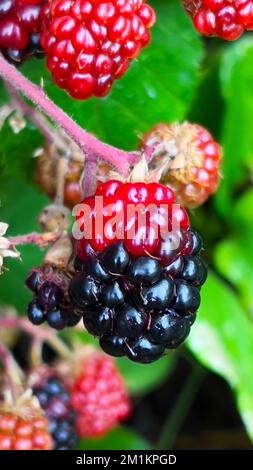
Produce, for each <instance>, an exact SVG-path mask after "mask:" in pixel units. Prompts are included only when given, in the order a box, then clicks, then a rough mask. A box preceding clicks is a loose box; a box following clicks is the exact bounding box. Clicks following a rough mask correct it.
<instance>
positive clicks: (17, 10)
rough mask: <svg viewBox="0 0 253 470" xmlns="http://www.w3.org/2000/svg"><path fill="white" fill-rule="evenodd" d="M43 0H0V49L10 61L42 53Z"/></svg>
mask: <svg viewBox="0 0 253 470" xmlns="http://www.w3.org/2000/svg"><path fill="white" fill-rule="evenodd" d="M44 3H45V0H29V1H28V0H0V51H1V52H2V53H3V54H4V56H5V57H6V58H7V59H8V60H9V61H10V62H12V63H15V64H19V63H21V62H23V61H24V59H26V57H28V56H32V55H35V56H37V57H42V56H43V55H44V53H43V50H42V48H41V46H40V31H41V18H40V12H41V7H42V5H43V4H44Z"/></svg>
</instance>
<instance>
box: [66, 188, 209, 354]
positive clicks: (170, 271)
mask: <svg viewBox="0 0 253 470" xmlns="http://www.w3.org/2000/svg"><path fill="white" fill-rule="evenodd" d="M83 203H84V205H83V206H82V207H81V212H80V216H79V217H78V216H77V226H79V228H80V230H81V235H85V237H86V238H85V237H84V238H81V239H79V241H78V242H77V259H76V263H75V267H76V271H77V273H76V275H75V276H74V277H73V279H72V280H71V282H70V286H69V295H70V298H71V300H72V302H73V304H74V305H75V306H76V308H77V309H78V310H79V312H80V313H82V314H83V321H84V325H85V327H86V329H87V330H88V331H89V332H90V333H91V334H92V335H94V336H98V337H99V338H100V345H101V347H102V348H103V350H104V351H105V352H106V353H108V354H111V355H113V356H124V355H127V356H128V357H129V358H130V359H131V360H133V361H136V362H142V363H148V362H152V361H155V360H156V359H158V358H159V357H161V356H162V355H163V354H164V351H165V349H166V348H175V347H177V346H178V345H179V344H181V343H182V342H183V341H184V340H185V338H186V337H187V336H188V334H189V331H190V326H191V325H192V323H193V321H194V319H195V313H196V311H197V309H198V307H199V304H200V292H199V291H200V287H201V285H202V284H203V283H204V282H205V280H206V267H205V265H204V263H203V261H202V260H201V258H200V256H199V253H200V251H201V248H202V244H201V241H200V239H199V237H198V235H197V234H196V233H195V232H192V231H191V230H190V227H189V220H188V216H187V214H186V212H185V210H184V209H183V208H182V207H180V206H179V205H173V203H174V194H173V191H172V190H171V189H169V188H168V187H166V186H163V185H161V184H158V183H142V182H138V183H122V182H120V181H116V180H114V181H113V180H112V181H108V182H106V183H104V184H101V185H100V186H98V188H97V190H96V193H95V195H94V196H93V197H89V198H87V199H85V200H84V201H83ZM97 204H100V206H99V208H98V206H97ZM101 204H102V205H101ZM129 208H131V212H130V214H129ZM87 209H89V210H88V213H89V215H87V214H86V215H85V211H86V210H87ZM132 209H134V210H133V211H132ZM139 209H141V210H140V212H141V214H142V216H143V215H144V214H145V215H147V214H148V216H147V217H146V216H145V218H144V220H143V219H141V223H140V219H138V217H137V216H136V212H139ZM117 215H118V217H117ZM86 216H87V218H86ZM96 222H98V227H97V226H96ZM132 228H134V232H131V229H132ZM86 229H90V230H91V231H90V234H89V233H88V232H87V231H86ZM129 230H130V231H129ZM115 234H116V235H115ZM159 332H160V333H159ZM159 334H160V336H159Z"/></svg>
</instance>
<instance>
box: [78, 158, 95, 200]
mask: <svg viewBox="0 0 253 470" xmlns="http://www.w3.org/2000/svg"><path fill="white" fill-rule="evenodd" d="M96 168H97V160H94V159H89V160H86V161H85V169H84V174H83V178H82V181H81V186H82V196H83V197H88V196H91V195H92V194H94V192H95V189H96Z"/></svg>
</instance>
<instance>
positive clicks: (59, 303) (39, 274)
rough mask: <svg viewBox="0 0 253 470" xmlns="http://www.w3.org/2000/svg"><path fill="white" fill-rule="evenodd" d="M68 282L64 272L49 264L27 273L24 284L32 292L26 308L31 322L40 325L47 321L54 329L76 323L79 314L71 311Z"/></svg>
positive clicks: (78, 319)
mask: <svg viewBox="0 0 253 470" xmlns="http://www.w3.org/2000/svg"><path fill="white" fill-rule="evenodd" d="M68 283H69V279H68V277H67V276H65V274H64V273H61V272H60V271H57V270H56V271H55V270H54V269H53V268H52V267H50V266H44V267H42V268H38V269H33V270H32V271H31V272H30V273H29V275H28V277H27V279H26V285H27V287H28V288H29V289H30V290H31V291H32V292H33V293H34V299H33V300H32V301H31V302H30V304H29V305H28V310H27V315H28V318H29V320H30V321H31V323H33V324H34V325H41V324H42V323H44V322H45V321H47V323H48V324H49V326H51V327H52V328H55V329H56V330H62V329H63V328H65V327H71V326H75V325H77V323H78V322H79V321H80V316H79V315H77V314H76V313H75V312H74V311H73V307H72V305H71V303H70V301H69V298H68V293H67V289H68Z"/></svg>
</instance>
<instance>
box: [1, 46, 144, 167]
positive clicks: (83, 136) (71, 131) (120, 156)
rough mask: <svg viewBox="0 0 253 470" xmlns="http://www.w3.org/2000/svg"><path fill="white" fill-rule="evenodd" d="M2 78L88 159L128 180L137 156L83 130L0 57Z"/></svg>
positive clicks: (39, 89) (40, 90)
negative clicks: (102, 163) (112, 168)
mask: <svg viewBox="0 0 253 470" xmlns="http://www.w3.org/2000/svg"><path fill="white" fill-rule="evenodd" d="M0 76H1V77H2V78H3V79H4V80H6V81H7V82H8V83H11V85H12V86H13V87H15V88H16V89H18V90H19V91H21V93H23V94H24V95H25V96H26V97H27V98H29V99H30V100H31V101H32V102H33V103H35V104H36V105H37V106H39V108H40V109H41V110H42V111H44V112H45V113H46V114H47V115H48V116H49V117H50V118H51V119H52V120H53V121H54V122H55V123H56V124H57V125H59V126H60V127H61V128H62V129H64V130H65V132H66V133H67V134H68V135H69V136H70V137H71V138H72V139H73V141H74V142H76V144H77V145H78V146H79V147H80V149H81V150H82V151H83V152H84V154H85V156H86V159H87V158H89V159H90V158H91V159H94V158H95V159H97V158H100V159H103V160H105V161H107V162H108V163H110V164H111V165H112V166H114V167H115V168H116V169H117V171H118V172H119V173H121V174H122V175H123V176H127V175H128V173H129V166H130V162H131V163H132V162H133V161H134V160H136V153H134V152H133V153H129V152H125V151H123V150H120V149H117V148H115V147H112V146H111V145H108V144H105V143H103V142H101V141H100V140H98V139H97V138H96V137H94V136H93V135H91V134H89V133H88V132H86V131H85V130H84V129H82V128H81V127H80V126H79V125H78V124H77V123H75V122H74V121H73V120H72V119H71V118H70V117H69V116H68V115H67V114H66V113H64V111H62V109H60V108H59V107H58V106H56V105H55V104H54V103H53V102H52V101H51V100H50V99H49V98H48V97H47V95H46V94H45V93H44V92H43V91H42V89H41V88H39V87H38V86H36V85H34V84H33V83H32V82H31V81H30V80H28V79H27V78H25V77H24V76H23V75H22V74H21V73H20V72H19V71H18V70H17V69H16V68H15V67H14V66H13V65H11V64H9V63H8V62H7V61H6V60H5V59H4V58H3V56H2V55H0Z"/></svg>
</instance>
